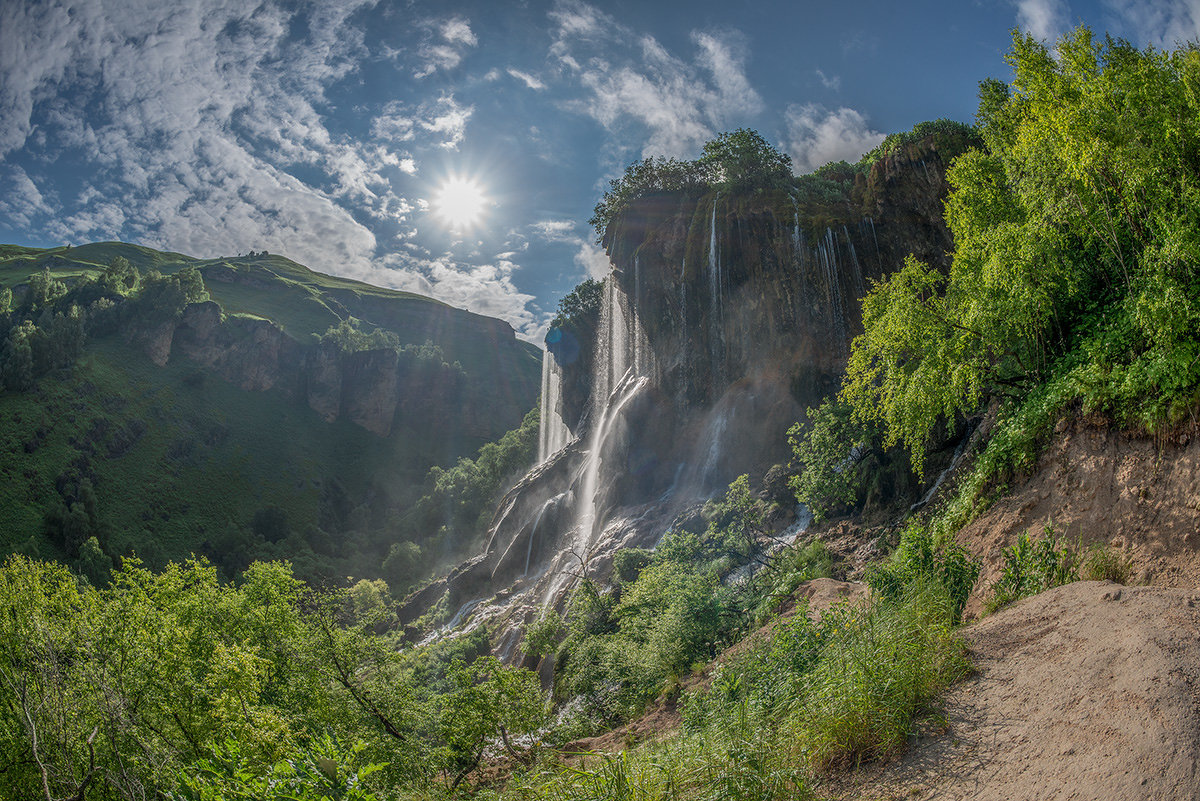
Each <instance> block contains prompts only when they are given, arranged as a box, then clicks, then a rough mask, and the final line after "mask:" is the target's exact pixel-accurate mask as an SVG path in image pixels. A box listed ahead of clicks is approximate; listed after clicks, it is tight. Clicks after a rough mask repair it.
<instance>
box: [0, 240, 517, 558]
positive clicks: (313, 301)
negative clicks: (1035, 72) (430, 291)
mask: <svg viewBox="0 0 1200 801" xmlns="http://www.w3.org/2000/svg"><path fill="white" fill-rule="evenodd" d="M116 255H122V256H125V257H126V258H127V259H129V260H130V261H131V262H132V263H134V264H135V265H137V266H138V267H139V268H140V269H142V270H143V271H144V270H147V269H150V268H152V267H153V268H156V269H159V270H161V271H162V272H173V271H175V270H178V269H181V268H183V267H185V266H187V265H189V264H195V265H196V266H197V267H199V268H200V270H201V271H202V273H205V274H206V285H207V286H208V288H209V291H210V294H211V295H212V296H213V298H214V299H216V300H217V301H218V302H219V303H220V304H221V305H222V307H223V308H224V309H225V311H226V312H227V313H234V314H250V315H254V316H258V317H264V318H268V319H271V320H273V321H275V322H276V323H277V324H279V325H281V326H282V327H283V328H284V329H285V330H286V331H287V332H288V333H289V334H290V335H291V336H293V337H294V338H296V339H297V340H299V341H300V342H302V343H303V342H307V341H309V340H310V339H311V335H313V334H320V333H323V332H324V331H325V330H326V329H328V328H329V326H330V325H333V324H336V322H337V321H338V320H339V319H341V318H342V317H344V316H346V315H347V314H353V315H354V316H356V317H360V319H363V320H364V321H366V323H367V324H368V328H369V327H370V326H374V325H379V326H382V327H386V328H389V329H390V330H394V331H396V332H397V333H398V334H400V335H401V338H402V341H404V342H415V343H422V342H424V341H426V340H427V339H431V340H432V341H434V342H435V343H436V344H439V345H440V346H441V347H442V348H443V350H444V352H445V353H446V358H447V359H448V360H453V359H459V360H460V361H461V362H462V363H463V366H464V368H465V369H466V370H467V373H468V395H469V396H470V398H471V399H474V400H478V399H480V398H484V397H486V396H487V394H488V392H489V391H492V390H494V388H495V387H497V386H501V387H503V388H504V391H506V392H508V393H509V396H510V397H511V398H512V399H513V404H512V405H513V406H514V407H520V411H521V412H522V413H523V412H524V411H525V410H526V409H527V408H528V407H529V406H530V405H532V404H533V403H534V402H535V401H536V397H535V393H536V390H537V386H538V379H539V371H540V361H539V358H538V356H537V351H536V349H535V348H534V347H533V346H531V345H529V344H528V343H524V342H520V341H519V340H515V339H513V338H512V335H511V332H510V329H509V328H508V326H507V324H505V323H503V322H500V321H497V320H491V319H488V318H484V317H481V316H479V315H474V314H470V313H468V312H464V311H461V310H457V309H453V308H452V307H449V306H446V305H445V304H442V303H440V302H438V301H434V300H430V299H428V298H423V297H420V296H417V295H411V294H408V293H403V292H395V291H391V290H386V289H379V288H377V287H371V286H369V285H366V284H361V283H358V282H355V281H349V280H346V279H340V278H335V277H330V276H324V275H320V274H318V273H314V272H311V271H309V270H307V269H306V268H304V267H303V266H301V265H298V264H295V263H294V262H291V261H288V260H287V259H284V258H281V257H278V256H267V257H263V258H239V259H220V260H209V261H196V260H193V259H191V258H189V257H187V256H182V255H180V254H173V253H159V252H158V251H153V250H149V249H147V248H141V247H138V246H135V245H127V244H122V243H101V244H95V245H86V246H81V247H78V248H71V249H69V250H68V249H64V248H55V249H49V250H41V249H33V248H21V247H19V246H12V245H5V246H0V284H3V285H7V286H15V285H17V284H19V283H22V282H23V281H24V280H25V279H26V278H27V277H28V275H29V274H30V273H31V272H34V271H36V270H38V269H41V268H42V267H43V266H49V267H50V269H51V272H52V273H53V274H54V275H55V276H56V277H60V278H70V277H73V276H77V275H82V274H85V273H88V272H90V271H93V270H96V269H98V268H99V267H100V266H101V265H103V264H106V263H107V262H108V261H110V260H111V259H112V258H113V257H114V256H116ZM222 279H226V280H222ZM229 279H233V280H229ZM335 295H336V296H335ZM468 402H469V401H468ZM497 416H498V417H502V416H503V415H502V414H499V413H498V415H497ZM496 423H497V424H498V425H499V424H503V425H504V426H506V427H508V428H514V427H516V426H517V425H519V423H520V417H519V416H517V417H515V419H514V420H512V421H501V420H496ZM141 429H144V433H142V434H141V435H140V436H135V437H134V439H135V442H134V444H133V445H132V446H131V447H129V448H128V450H123V449H122V448H121V446H120V444H119V443H120V441H121V437H122V435H121V433H120V432H128V431H134V432H136V431H138V430H141ZM503 430H504V429H503V428H500V429H499V430H498V431H497V432H496V434H495V436H496V437H499V435H500V433H502V432H503ZM481 444H483V441H482V440H480V439H479V438H478V437H477V436H466V435H464V436H462V437H458V438H457V441H455V442H453V443H452V444H449V445H448V444H446V443H444V442H436V443H435V442H429V441H426V440H425V438H424V437H422V434H421V426H420V425H419V424H417V425H411V424H409V425H404V424H401V425H397V426H396V430H395V431H394V432H393V434H392V435H391V436H390V437H388V438H386V439H383V438H380V437H377V436H375V435H373V434H371V433H369V432H367V431H365V430H364V429H362V428H359V427H358V426H356V425H353V424H352V423H350V422H347V421H341V420H339V421H337V422H335V423H333V424H327V423H325V422H324V421H322V420H321V419H320V418H319V417H318V416H317V415H316V413H315V412H313V411H312V410H311V409H309V408H308V407H307V406H305V405H304V404H303V403H302V402H298V401H295V400H292V399H289V398H287V397H285V396H284V395H282V394H281V393H279V392H275V391H269V392H244V391H241V390H239V389H237V388H236V387H234V386H233V385H231V384H228V383H226V382H225V381H223V380H221V379H220V378H218V377H217V376H215V375H213V374H211V373H209V372H208V371H207V370H205V369H204V368H202V367H201V366H199V365H197V364H195V363H193V362H191V361H188V360H187V359H184V358H181V357H180V358H176V357H172V359H171V362H170V363H169V364H168V365H167V366H166V367H165V368H158V367H155V366H154V365H153V364H152V363H151V362H150V361H149V359H148V358H147V357H146V356H145V355H143V354H142V353H140V352H137V351H135V350H132V349H131V348H130V347H129V346H127V345H126V344H125V343H124V342H123V341H122V340H121V338H120V337H109V338H107V339H103V340H93V341H89V343H88V344H87V346H86V348H85V350H84V353H83V355H82V357H81V358H80V359H79V361H78V363H77V364H76V365H75V366H74V367H72V368H69V369H65V370H59V371H55V372H53V373H50V374H48V375H46V376H44V377H42V378H41V379H39V381H38V385H37V387H36V388H35V389H34V390H33V391H31V392H28V393H11V392H7V393H6V392H0V551H11V550H14V549H17V548H20V547H21V546H22V545H23V544H25V543H27V542H28V541H29V540H30V538H31V537H32V538H33V539H34V540H35V541H38V542H39V545H38V547H39V549H40V550H41V551H42V552H43V555H46V556H61V554H59V553H51V552H47V551H54V550H55V549H54V548H53V547H52V546H50V545H49V543H48V542H47V541H46V540H45V539H44V538H42V537H41V536H40V531H41V528H42V520H43V517H44V515H45V513H46V511H47V510H49V509H50V508H51V507H52V506H54V505H55V504H57V503H58V502H59V500H58V499H59V492H58V489H57V488H56V481H58V480H59V478H60V477H61V476H71V475H88V476H89V477H90V478H91V480H92V481H93V483H94V485H95V488H96V492H97V496H98V498H99V504H100V518H101V520H102V521H103V523H104V525H105V526H106V528H107V529H108V531H109V532H110V538H111V539H110V543H109V547H108V550H109V551H110V552H111V553H126V552H129V551H130V550H138V551H140V552H146V551H149V553H144V554H143V555H145V556H148V557H149V558H150V561H151V562H152V563H157V562H161V560H163V559H173V558H179V557H182V556H186V555H187V554H188V553H191V552H199V551H203V550H204V549H205V548H208V549H210V550H214V551H221V550H223V549H224V550H228V549H229V548H230V547H231V545H232V544H233V543H239V542H240V543H245V542H246V539H247V538H249V539H250V540H251V547H252V548H254V549H257V555H259V556H261V557H275V558H284V557H287V558H293V559H295V558H297V554H298V553H299V554H301V555H300V561H301V562H303V561H304V559H305V558H309V559H311V560H312V561H313V562H314V565H315V564H316V563H318V562H319V563H322V564H323V566H324V567H323V569H324V570H337V569H338V567H339V566H337V565H336V563H335V562H333V560H330V559H327V558H324V557H317V556H315V555H313V554H312V553H311V551H307V550H306V548H307V546H306V545H305V543H304V542H302V540H307V539H311V540H313V541H314V542H316V541H319V540H320V539H321V536H322V535H320V534H317V533H315V530H316V529H317V528H318V527H320V528H322V529H325V530H326V531H331V530H336V531H337V532H338V533H336V534H335V535H334V538H335V539H339V538H343V537H354V536H355V535H354V534H353V533H352V532H353V531H355V530H361V529H366V528H371V529H376V530H377V529H379V528H380V527H381V526H385V527H386V520H384V519H381V517H385V516H386V515H387V514H388V511H387V509H388V507H391V508H393V509H394V508H395V507H396V506H397V505H402V504H403V503H404V502H405V500H406V499H408V495H409V494H410V493H412V491H413V490H415V489H417V488H418V485H419V484H420V481H421V479H422V477H423V476H424V474H425V472H426V470H427V469H428V467H429V466H430V465H432V464H437V463H440V464H447V463H452V462H453V461H454V459H456V458H457V457H458V456H461V455H467V454H470V453H472V452H473V451H474V450H475V448H477V447H478V446H479V445H481ZM334 485H336V488H334ZM331 488H334V489H332V490H331ZM343 491H344V492H343ZM270 506H277V507H279V508H282V509H284V510H285V511H286V513H287V517H288V524H289V527H290V528H291V530H292V531H293V532H294V533H293V535H292V537H291V538H290V540H284V541H282V542H280V543H275V544H271V543H266V542H265V541H262V540H261V538H257V541H255V537H254V536H253V535H252V534H250V532H249V528H250V523H251V520H252V519H253V516H254V514H255V512H257V511H259V510H261V509H264V508H267V507H270ZM323 515H324V516H323ZM331 516H332V517H336V518H338V522H337V523H336V524H333V523H331ZM151 542H153V543H155V545H152V546H147V545H146V543H151ZM318 547H320V546H318ZM325 549H326V550H340V548H339V544H338V543H336V542H334V543H330V542H329V538H328V537H326V538H325ZM305 553H307V554H308V556H307V557H305V556H304V554H305ZM345 567H346V568H347V569H351V568H354V567H355V566H353V565H346V566H345ZM297 568H298V570H299V571H300V572H302V573H304V572H308V571H306V570H305V566H304V565H303V564H298V565H297ZM314 569H315V568H314ZM361 574H362V573H361V572H360V573H359V575H361Z"/></svg>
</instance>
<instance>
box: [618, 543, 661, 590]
mask: <svg viewBox="0 0 1200 801" xmlns="http://www.w3.org/2000/svg"><path fill="white" fill-rule="evenodd" d="M653 561H654V551H648V550H646V549H645V548H622V549H621V550H619V551H617V552H616V553H615V554H613V568H612V574H613V578H615V579H616V580H617V581H619V582H621V583H623V584H629V583H632V582H634V581H637V578H638V576H640V575H641V574H642V570H643V569H644V568H645V567H646V565H648V564H650V563H651V562H653Z"/></svg>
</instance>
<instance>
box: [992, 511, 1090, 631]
mask: <svg viewBox="0 0 1200 801" xmlns="http://www.w3.org/2000/svg"><path fill="white" fill-rule="evenodd" d="M1079 561H1080V560H1079V554H1078V552H1077V551H1075V550H1072V549H1071V548H1069V547H1067V546H1065V545H1064V546H1063V547H1061V548H1060V547H1059V545H1058V541H1057V539H1056V538H1055V536H1054V526H1053V525H1047V526H1046V528H1045V530H1044V531H1043V533H1042V538H1041V539H1039V540H1037V541H1036V542H1035V541H1031V540H1030V539H1029V532H1026V531H1023V532H1021V536H1019V537H1017V541H1016V543H1015V544H1014V545H1013V546H1012V547H1011V548H1005V549H1004V568H1003V570H1002V571H1001V573H1000V578H998V579H997V580H996V582H995V583H994V584H992V588H991V597H990V598H989V599H988V601H987V603H986V604H985V605H984V608H985V610H986V611H987V612H989V613H991V612H995V611H996V610H997V609H1000V608H1002V607H1004V606H1007V605H1008V604H1010V603H1012V602H1013V601H1016V600H1019V599H1021V598H1026V597H1028V596H1030V595H1036V594H1037V593H1039V592H1042V591H1043V590H1048V589H1050V588H1051V587H1058V586H1061V585H1063V584H1069V583H1071V582H1072V581H1077V580H1078V579H1079Z"/></svg>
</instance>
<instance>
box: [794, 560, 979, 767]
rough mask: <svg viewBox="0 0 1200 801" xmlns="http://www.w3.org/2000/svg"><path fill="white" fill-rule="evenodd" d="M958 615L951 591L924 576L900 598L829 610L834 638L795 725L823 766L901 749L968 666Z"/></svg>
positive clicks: (806, 686)
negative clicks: (955, 622)
mask: <svg viewBox="0 0 1200 801" xmlns="http://www.w3.org/2000/svg"><path fill="white" fill-rule="evenodd" d="M953 618H954V603H953V601H952V600H951V599H950V597H949V595H948V594H947V593H946V591H945V588H944V587H942V586H941V585H940V584H939V583H938V582H935V581H928V580H923V579H921V580H917V581H915V582H914V583H912V584H910V585H908V586H907V587H906V588H905V591H904V592H903V594H902V595H901V597H900V598H898V599H896V600H892V599H881V600H880V601H879V602H878V603H875V604H872V605H871V606H869V607H850V606H847V607H842V608H835V609H833V610H831V611H830V612H827V613H826V615H825V618H824V619H823V621H822V627H823V629H824V631H823V633H824V635H825V637H826V638H827V642H826V644H825V645H824V647H823V648H822V651H821V656H820V658H819V659H818V660H817V662H816V664H815V665H814V667H813V669H812V670H811V671H810V672H809V674H808V675H807V676H806V678H805V680H804V682H803V685H802V686H803V691H802V693H803V695H802V698H803V700H802V705H799V704H798V705H797V706H796V711H795V713H794V716H793V719H792V722H791V725H790V726H789V729H790V731H791V732H792V733H793V734H794V737H795V739H794V741H795V743H796V750H797V751H798V752H799V754H800V755H802V756H804V757H805V758H807V760H808V762H809V763H810V764H811V765H812V766H813V767H814V768H816V769H818V770H820V769H823V768H826V767H830V766H834V765H849V764H855V763H858V762H860V761H862V760H864V759H871V758H877V757H882V756H887V755H890V754H894V753H896V752H897V751H898V750H900V749H901V748H902V747H903V746H904V744H905V742H906V741H907V739H908V735H909V733H910V731H911V729H912V721H913V720H914V718H915V717H916V716H917V715H918V714H919V713H920V712H921V711H922V710H923V709H925V708H926V707H927V705H928V704H929V703H930V701H932V699H933V698H934V697H935V696H936V694H937V693H938V692H939V691H941V690H942V689H943V688H944V687H946V686H947V685H949V684H950V683H951V682H953V681H954V680H955V679H957V678H959V677H960V676H962V675H963V674H964V673H965V672H966V670H967V668H968V662H967V660H966V658H965V657H964V652H963V645H962V643H961V641H959V640H958V639H957V638H956V637H955V636H954V634H953V632H952V629H951V624H952V620H953Z"/></svg>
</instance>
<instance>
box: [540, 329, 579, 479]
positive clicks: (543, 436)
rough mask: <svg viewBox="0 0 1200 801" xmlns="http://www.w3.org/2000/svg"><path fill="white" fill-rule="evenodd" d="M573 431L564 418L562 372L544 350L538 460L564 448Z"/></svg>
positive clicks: (541, 460) (550, 355)
mask: <svg viewBox="0 0 1200 801" xmlns="http://www.w3.org/2000/svg"><path fill="white" fill-rule="evenodd" d="M570 438H571V431H570V429H568V428H567V424H566V423H565V422H563V419H562V373H561V372H560V371H559V366H558V362H557V361H555V359H554V356H553V354H551V353H550V351H549V350H546V351H543V352H542V417H541V422H540V424H539V426H538V462H539V463H540V462H544V461H546V460H547V459H549V458H550V457H551V456H553V455H554V454H556V453H558V452H559V451H560V450H562V448H563V446H565V445H566V444H567V442H568V440H570Z"/></svg>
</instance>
